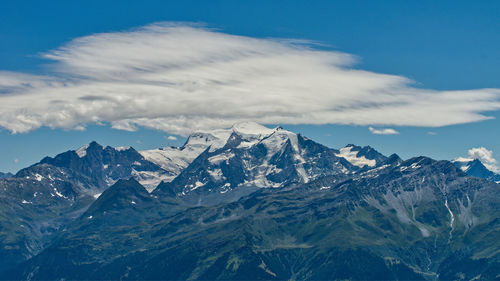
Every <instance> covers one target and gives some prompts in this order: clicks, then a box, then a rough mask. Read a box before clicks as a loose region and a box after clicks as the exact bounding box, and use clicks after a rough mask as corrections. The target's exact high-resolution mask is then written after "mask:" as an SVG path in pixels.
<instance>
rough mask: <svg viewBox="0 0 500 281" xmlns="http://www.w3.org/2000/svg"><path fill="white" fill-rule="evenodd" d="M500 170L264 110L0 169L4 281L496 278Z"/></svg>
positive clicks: (498, 267) (499, 272)
mask: <svg viewBox="0 0 500 281" xmlns="http://www.w3.org/2000/svg"><path fill="white" fill-rule="evenodd" d="M498 179H499V177H498V175H496V174H495V173H493V172H491V171H489V170H488V169H486V168H485V167H484V165H482V163H481V162H480V161H478V160H471V161H468V162H464V161H453V162H452V161H437V160H433V159H431V158H428V157H423V156H422V157H415V158H411V159H407V160H403V159H401V158H400V157H399V156H398V155H396V154H392V155H390V156H385V155H382V154H381V153H379V152H377V151H376V150H375V149H373V148H372V147H370V146H365V147H359V146H356V145H353V144H349V145H347V146H345V147H343V148H340V149H333V148H329V147H326V146H324V145H321V144H319V143H317V142H314V141H313V140H310V139H308V138H306V137H305V136H302V135H300V134H295V133H293V132H290V131H287V130H284V129H282V128H280V127H277V128H274V129H270V128H267V127H264V126H261V125H258V124H255V123H250V122H245V123H239V124H235V125H234V126H233V127H232V128H230V129H225V130H215V131H211V132H198V133H194V134H192V135H190V136H189V137H188V139H187V141H186V143H185V144H184V145H183V146H182V147H166V148H160V149H154V150H147V151H136V150H135V149H134V148H132V147H121V148H113V147H109V146H107V147H103V146H101V145H99V144H98V143H96V142H92V143H90V144H88V145H85V146H83V147H81V148H80V149H78V150H76V151H67V152H64V153H61V154H59V155H57V156H55V157H46V158H44V159H42V160H41V161H40V162H39V163H36V164H34V165H32V166H30V167H27V168H24V169H22V170H20V171H19V172H17V173H16V174H15V175H6V176H2V177H1V179H0V279H4V280H63V279H64V280H67V279H69V280H83V279H85V280H104V279H106V280H118V279H119V280H137V279H154V280H160V279H162V280H219V279H221V280H250V279H251V280H495V279H498V278H500V199H499V198H500V185H499V184H497V183H496V181H498Z"/></svg>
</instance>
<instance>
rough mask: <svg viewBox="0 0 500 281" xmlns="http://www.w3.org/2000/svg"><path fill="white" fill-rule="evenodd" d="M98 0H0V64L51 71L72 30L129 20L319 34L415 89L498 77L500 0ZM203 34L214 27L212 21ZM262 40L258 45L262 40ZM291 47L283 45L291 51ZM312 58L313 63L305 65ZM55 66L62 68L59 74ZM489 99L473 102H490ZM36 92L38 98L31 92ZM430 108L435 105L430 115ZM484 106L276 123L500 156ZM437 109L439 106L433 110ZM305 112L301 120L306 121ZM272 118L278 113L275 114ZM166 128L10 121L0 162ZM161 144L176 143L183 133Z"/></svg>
mask: <svg viewBox="0 0 500 281" xmlns="http://www.w3.org/2000/svg"><path fill="white" fill-rule="evenodd" d="M102 2H103V1H82V2H76V1H50V3H43V2H35V1H33V2H23V3H20V2H19V1H2V3H1V4H0V42H2V44H0V71H9V73H17V74H19V73H22V74H31V75H36V77H38V75H53V74H52V73H53V72H54V70H53V67H52V66H53V62H51V60H48V59H47V58H43V56H42V55H41V54H43V53H48V52H51V50H57V49H58V48H60V47H61V46H63V45H65V44H67V43H68V42H70V41H71V40H73V39H75V38H80V37H83V36H88V35H91V34H99V33H103V32H119V31H127V30H130V29H134V28H139V27H141V26H147V25H149V24H152V23H155V22H189V23H202V24H205V26H207V27H209V28H214V29H216V30H217V31H218V32H220V33H223V34H234V35H241V36H244V37H245V38H264V40H268V38H293V39H304V40H309V41H312V42H316V43H318V44H317V45H314V46H313V48H315V49H318V50H326V51H337V52H341V53H342V54H351V55H353V56H355V59H356V60H357V62H356V63H355V64H353V65H352V66H349V67H352V68H354V69H359V70H365V71H370V72H374V73H383V74H392V75H397V76H398V77H407V78H409V79H411V80H413V81H415V83H414V84H411V86H410V88H408V89H410V90H414V89H431V90H437V91H444V90H457V91H461V90H473V89H483V88H495V89H498V88H500V80H499V79H498V77H500V75H499V74H500V70H499V69H498V65H500V48H498V46H499V45H500V35H499V33H498V30H500V20H499V19H498V14H499V13H500V3H498V1H481V4H480V5H479V4H475V3H473V2H470V1H440V2H439V3H437V1H390V2H389V1H387V2H384V4H381V3H382V2H380V1H287V2H283V1H246V2H240V1H239V2H236V1H135V2H132V1H130V2H126V1H105V3H102ZM194 35H196V34H194ZM194 35H193V36H194ZM208 35H209V36H211V32H209V34H208ZM194 37H195V36H194ZM141 38H142V37H141ZM190 38H191V37H190ZM188 39H189V38H187V39H186V40H188ZM236 43H238V44H239V43H240V42H236ZM264 43H265V44H267V42H264ZM258 44H259V45H258V46H256V47H258V48H261V49H262V50H263V51H265V50H268V49H267V47H263V46H262V44H261V43H258ZM288 47H289V46H285V48H286V50H289V49H288ZM71 54H72V53H69V54H65V55H71ZM316 66H318V65H316V64H311V67H316ZM321 67H322V66H321V65H319V66H318V68H321ZM57 71H59V72H60V71H61V69H58V70H57ZM77 74H78V72H77ZM56 76H57V78H58V79H61V78H64V79H67V77H66V76H64V74H57V75H56ZM30 80H31V79H30ZM58 81H59V80H58ZM245 85H246V84H245ZM259 89H260V88H259ZM478 94H479V95H480V94H482V93H478ZM478 94H476V93H473V94H472V95H478ZM21 101H22V100H21ZM438 101H442V100H438ZM488 101H489V100H486V101H482V102H483V103H478V106H485V105H487V102H488ZM24 102H26V101H24ZM31 102H32V103H34V104H36V103H37V100H31V101H30V103H31ZM434 103H436V101H434ZM436 108H437V109H439V106H437V107H436ZM445 109H446V100H444V102H443V110H444V111H445V113H446V110H445ZM476 110H477V109H476ZM437 111H439V110H435V111H434V112H436V114H437ZM481 113H482V114H483V115H487V116H491V117H495V118H496V119H491V120H485V121H480V122H468V121H467V122H465V123H466V124H459V125H445V126H439V127H433V126H426V125H425V124H427V123H425V122H424V123H425V124H424V125H418V126H414V125H411V126H408V125H405V124H409V123H408V122H406V123H404V124H390V123H389V124H381V123H380V122H379V123H375V124H373V125H371V126H372V127H374V128H376V129H382V128H393V129H395V130H397V131H398V132H399V134H397V135H376V134H372V133H371V132H370V131H369V130H368V127H370V125H369V124H365V123H364V121H363V122H358V123H357V124H354V125H335V124H331V125H307V124H302V125H288V124H281V125H283V127H285V128H288V129H290V130H293V131H297V132H301V133H303V134H305V135H306V136H308V137H309V138H311V139H314V140H317V141H318V142H321V143H323V144H326V145H329V146H332V147H339V146H343V145H345V144H347V143H355V144H359V145H367V144H369V145H371V146H373V147H375V148H377V149H378V150H380V151H381V152H383V153H386V154H390V153H393V152H395V153H398V154H399V155H401V156H402V157H405V158H408V157H412V156H417V155H428V156H431V157H434V158H438V159H451V158H454V157H457V156H462V155H466V154H467V150H468V149H470V148H472V147H480V146H484V147H486V148H488V149H490V150H492V151H493V152H494V156H496V157H497V158H498V153H500V152H499V151H500V144H499V143H498V141H497V140H498V139H499V135H500V133H499V130H498V128H499V121H498V117H500V114H499V113H498V111H496V110H491V111H489V112H481ZM454 114H457V113H456V112H455V113H454ZM380 118H384V117H383V116H382V117H380ZM436 119H443V117H442V116H440V115H436ZM269 120H271V119H269ZM335 120H337V119H335ZM0 121H1V120H0ZM104 121H106V120H104ZM271 121H272V120H271ZM6 122H7V121H6ZM301 123H307V122H305V121H303V120H302V121H301ZM4 124H5V123H4ZM57 124H59V123H57ZM105 124H107V123H105ZM272 124H275V123H274V122H270V125H272ZM419 124H420V123H419ZM49 125H52V126H53V124H51V123H49ZM434 125H435V124H434ZM56 127H57V126H56ZM62 127H64V126H62ZM115 127H116V126H115ZM169 128H170V127H169ZM429 132H432V134H429ZM171 133H180V131H178V130H177V131H176V130H170V131H169V130H163V131H161V130H154V129H145V128H141V127H140V126H139V128H138V130H137V131H135V132H129V131H124V130H117V129H111V128H110V127H109V126H108V125H104V126H100V125H95V124H89V125H87V127H86V130H84V131H78V130H72V129H68V128H56V129H49V128H47V127H44V125H43V124H42V127H40V128H38V127H37V128H33V129H32V130H29V131H27V132H24V133H17V134H12V133H11V131H9V128H6V129H2V130H1V131H0V142H1V146H0V155H2V161H1V162H0V171H11V172H15V171H17V170H18V169H20V168H22V167H25V166H27V165H30V164H32V163H34V162H36V161H38V160H40V159H41V158H43V156H46V155H54V154H56V153H59V152H62V151H65V150H67V149H75V148H77V147H79V146H81V145H83V144H85V143H87V142H89V141H91V140H97V141H98V142H100V143H102V144H104V145H113V146H122V145H132V146H134V147H136V148H138V149H145V148H153V147H158V146H163V145H166V144H167V139H166V136H169V135H170V134H171ZM168 143H169V144H172V145H180V144H182V137H180V136H178V140H177V141H168Z"/></svg>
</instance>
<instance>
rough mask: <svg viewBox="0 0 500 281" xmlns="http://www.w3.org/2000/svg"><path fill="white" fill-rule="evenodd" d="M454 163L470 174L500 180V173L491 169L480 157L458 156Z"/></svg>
mask: <svg viewBox="0 0 500 281" xmlns="http://www.w3.org/2000/svg"><path fill="white" fill-rule="evenodd" d="M452 162H453V164H455V166H456V167H457V168H459V169H460V170H462V171H463V172H465V173H467V174H468V175H470V176H473V177H478V178H483V179H487V180H490V181H495V182H500V175H499V174H497V173H495V172H493V171H491V170H489V169H488V168H486V166H485V165H484V164H483V163H482V162H481V161H480V160H479V159H472V158H464V157H458V158H455V159H454V160H453V161H452Z"/></svg>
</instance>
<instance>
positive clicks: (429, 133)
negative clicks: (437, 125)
mask: <svg viewBox="0 0 500 281" xmlns="http://www.w3.org/2000/svg"><path fill="white" fill-rule="evenodd" d="M427 134H428V135H431V136H435V135H437V133H436V132H433V131H429V132H427Z"/></svg>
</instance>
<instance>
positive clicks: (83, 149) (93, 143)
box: [75, 141, 103, 158]
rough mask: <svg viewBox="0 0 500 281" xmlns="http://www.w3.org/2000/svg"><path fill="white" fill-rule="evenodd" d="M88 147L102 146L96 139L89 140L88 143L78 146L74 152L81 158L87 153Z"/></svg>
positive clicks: (100, 147)
mask: <svg viewBox="0 0 500 281" xmlns="http://www.w3.org/2000/svg"><path fill="white" fill-rule="evenodd" d="M89 149H90V150H95V149H99V150H102V149H103V147H102V145H100V144H98V143H97V142H96V141H91V142H90V143H88V144H86V145H83V146H81V147H80V148H78V149H77V150H76V151H75V152H76V154H77V155H78V157H80V158H83V157H85V156H86V155H87V151H88V150H89Z"/></svg>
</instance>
